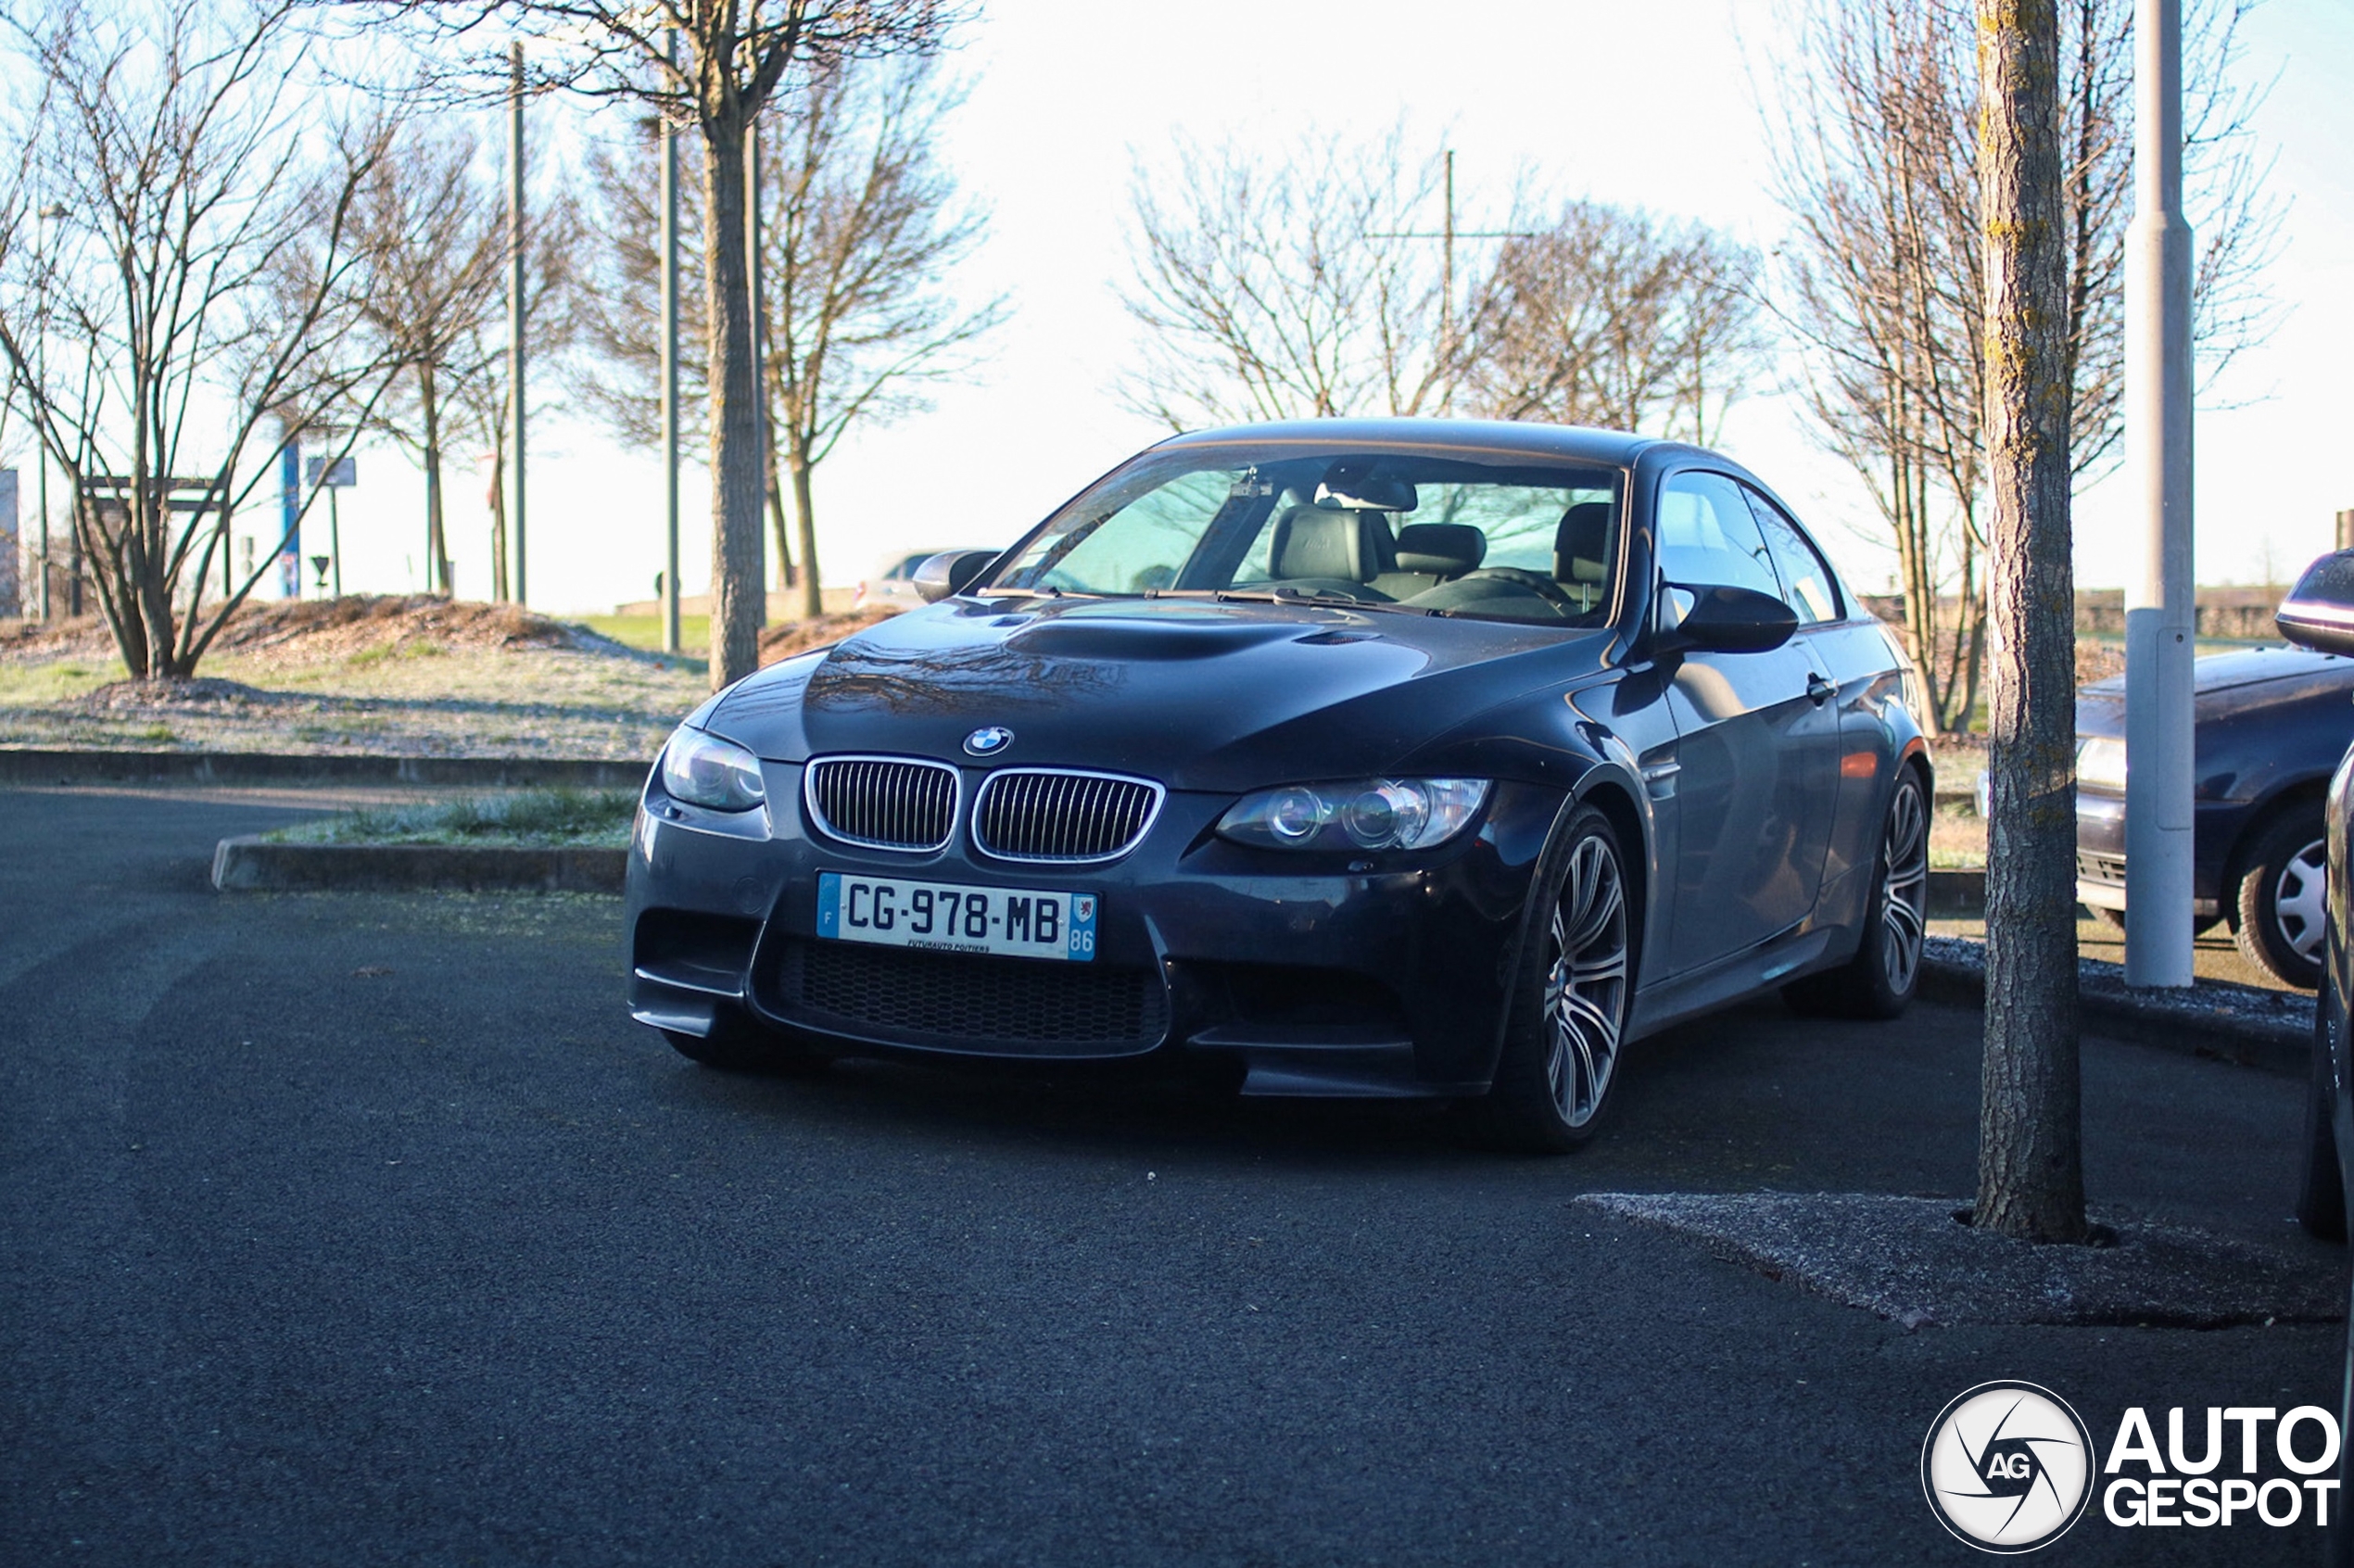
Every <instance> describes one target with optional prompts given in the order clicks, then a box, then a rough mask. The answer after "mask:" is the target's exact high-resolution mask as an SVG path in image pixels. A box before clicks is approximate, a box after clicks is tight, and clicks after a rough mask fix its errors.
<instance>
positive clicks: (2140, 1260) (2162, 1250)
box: [1579, 1193, 2347, 1329]
mask: <svg viewBox="0 0 2354 1568" xmlns="http://www.w3.org/2000/svg"><path fill="white" fill-rule="evenodd" d="M1579 1201H1581V1202H1584V1203H1588V1204H1591V1205H1593V1206H1594V1207H1595V1208H1600V1209H1602V1210H1604V1211H1605V1212H1608V1213H1611V1214H1615V1215H1618V1216H1620V1217H1622V1218H1625V1219H1628V1220H1639V1221H1641V1222H1642V1223H1645V1224H1649V1225H1656V1226H1659V1227H1660V1228H1662V1229H1663V1230H1667V1231H1671V1232H1674V1233H1677V1234H1678V1235H1682V1236H1685V1237H1687V1238H1689V1239H1690V1240H1692V1241H1694V1242H1697V1243H1699V1244H1700V1245H1701V1246H1702V1247H1703V1248H1704V1249H1705V1250H1707V1251H1708V1252H1709V1253H1711V1254H1713V1255H1714V1256H1715V1257H1717V1258H1722V1259H1724V1260H1725V1261H1727V1262H1729V1263H1739V1264H1741V1265H1743V1266H1744V1267H1747V1268H1751V1269H1754V1270H1756V1271H1758V1272H1759V1273H1762V1274H1764V1275H1765V1276H1766V1278H1768V1279H1773V1280H1787V1281H1789V1282H1791V1283H1793V1284H1796V1285H1797V1286H1798V1287H1799V1288H1801V1289H1803V1290H1806V1291H1810V1292H1812V1293H1814V1294H1815V1295H1817V1296H1828V1297H1829V1298H1830V1299H1831V1300H1833V1301H1838V1302H1841V1303H1843V1304H1845V1305H1847V1306H1850V1307H1861V1308H1863V1309H1866V1310H1867V1311H1870V1312H1876V1313H1878V1314H1879V1316H1881V1317H1883V1318H1888V1319H1891V1320H1892V1321H1897V1322H1900V1323H1903V1324H1904V1325H1905V1327H1906V1328H1908V1329H1912V1328H1921V1327H1925V1326H1929V1325H1931V1324H1958V1323H2051V1324H2080V1325H2081V1324H2124V1325H2133V1326H2144V1325H2155V1326H2165V1327H2172V1328H2221V1327H2225V1326H2227V1325H2230V1324H2235V1323H2271V1322H2330V1321H2336V1320H2338V1319H2340V1318H2342V1317H2344V1316H2345V1315H2346V1301H2347V1289H2346V1267H2347V1265H2346V1255H2345V1254H2344V1252H2342V1251H2340V1250H2339V1249H2337V1248H2335V1247H2331V1248H2322V1247H2320V1246H2318V1245H2317V1246H2315V1247H2314V1248H2313V1249H2311V1250H2310V1252H2306V1253H2303V1254H2302V1255H2300V1254H2298V1253H2295V1252H2291V1251H2289V1250H2287V1249H2285V1248H2282V1249H2274V1248H2268V1247H2262V1246H2255V1245H2252V1244H2249V1243H2246V1242H2239V1241H2234V1240H2229V1239H2226V1238H2224V1237H2221V1236H2216V1235H2211V1234H2209V1233H2206V1232H2204V1231H2197V1230H2193V1229H2189V1228H2187V1227H2184V1226H2179V1225H2167V1224H2160V1223H2157V1222H2154V1221H2150V1220H2140V1219H2135V1218H2133V1217H2130V1216H2125V1215H2119V1214H2099V1215H2095V1219H2096V1220H2099V1221H2100V1222H2101V1223H2103V1224H2104V1225H2106V1226H2107V1228H2108V1229H2109V1230H2111V1231H2113V1232H2114V1233H2115V1235H2116V1242H2115V1245H2113V1246H2038V1245H2036V1244H2034V1243H2031V1242H2020V1241H2012V1240H2010V1239H2008V1238H2006V1237H2003V1236H1997V1235H1993V1234H1990V1233H1987V1232H1983V1231H1975V1230H1972V1229H1971V1228H1970V1227H1968V1225H1964V1224H1960V1223H1957V1222H1956V1221H1955V1219H1954V1213H1955V1209H1957V1208H1964V1207H1966V1201H1967V1200H1962V1199H1955V1198H1922V1197H1892V1196H1883V1195H1877V1194H1869V1193H1672V1194H1638V1193H1591V1194H1588V1195H1585V1196H1584V1197H1582V1198H1581V1199H1580V1200H1579Z"/></svg>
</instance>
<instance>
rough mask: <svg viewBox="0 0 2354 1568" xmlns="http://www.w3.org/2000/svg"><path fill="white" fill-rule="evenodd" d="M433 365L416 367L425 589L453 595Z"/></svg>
mask: <svg viewBox="0 0 2354 1568" xmlns="http://www.w3.org/2000/svg"><path fill="white" fill-rule="evenodd" d="M437 390H438V389H437V387H436V386H435V385H434V378H433V365H432V363H431V362H430V361H428V362H426V363H424V364H421V365H419V366H418V367H417V400H418V402H419V403H420V404H421V405H422V412H423V413H424V425H425V559H426V562H427V563H428V566H427V574H428V576H429V577H431V578H432V579H433V580H431V581H429V582H428V583H427V584H426V585H425V586H426V588H428V589H429V590H430V589H432V588H439V589H440V591H441V592H443V593H449V592H451V591H452V590H451V588H450V587H449V577H450V572H449V533H448V532H447V528H446V525H445V522H444V519H443V515H442V506H441V403H440V399H439V398H438V397H437V395H436V394H437Z"/></svg>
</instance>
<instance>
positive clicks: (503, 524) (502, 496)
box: [489, 430, 508, 604]
mask: <svg viewBox="0 0 2354 1568" xmlns="http://www.w3.org/2000/svg"><path fill="white" fill-rule="evenodd" d="M489 499H490V598H491V601H492V602H494V603H498V604H504V603H506V602H507V598H508V593H507V433H506V432H505V431H503V430H502V431H500V432H499V434H498V436H497V437H496V438H495V439H494V440H493V441H492V442H491V445H490V498H489Z"/></svg>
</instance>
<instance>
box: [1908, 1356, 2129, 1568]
mask: <svg viewBox="0 0 2354 1568" xmlns="http://www.w3.org/2000/svg"><path fill="white" fill-rule="evenodd" d="M2092 1454H2093V1440H2092V1435H2091V1434H2090V1433H2088V1432H2086V1431H2085V1430H2084V1423H2082V1422H2081V1421H2079V1420H2077V1419H2076V1412H2075V1411H2074V1410H2069V1408H2068V1404H2067V1402H2066V1401H2065V1400H2063V1399H2061V1398H2060V1397H2059V1396H2058V1395H2057V1394H2054V1393H2053V1392H2052V1391H2051V1390H2050V1389H2048V1388H2038V1387H2037V1386H2036V1385H2033V1384H2031V1383H1981V1384H1980V1385H1978V1386H1977V1387H1975V1388H1973V1389H1970V1390H1969V1391H1968V1393H1966V1394H1963V1395H1962V1396H1961V1397H1958V1398H1956V1399H1955V1401H1954V1402H1953V1403H1952V1404H1950V1405H1947V1406H1946V1407H1945V1409H1944V1410H1942V1411H1940V1412H1939V1413H1938V1417H1937V1419H1936V1420H1935V1421H1933V1422H1931V1423H1930V1428H1929V1438H1928V1441H1926V1442H1924V1443H1923V1444H1922V1445H1921V1490H1922V1491H1923V1492H1925V1493H1927V1494H1928V1496H1929V1506H1930V1509H1931V1510H1932V1511H1935V1513H1936V1514H1937V1519H1938V1523H1939V1524H1943V1525H1944V1526H1945V1528H1947V1529H1948V1530H1951V1531H1952V1532H1953V1533H1954V1534H1955V1536H1958V1537H1959V1538H1960V1539H1962V1540H1963V1541H1966V1542H1968V1544H1969V1545H1971V1546H1974V1547H1976V1548H1978V1549H1980V1550H1981V1551H1993V1552H2005V1553H2009V1552H2021V1551H2033V1550H2034V1549H2036V1548H2038V1547H2043V1546H2049V1545H2050V1544H2051V1543H2052V1542H2054V1541H2056V1540H2057V1539H2059V1538H2060V1537H2061V1536H2064V1535H2066V1534H2068V1530H2069V1525H2071V1524H2075V1523H2076V1522H2077V1520H2079V1519H2081V1518H2082V1517H2083V1514H2084V1505H2085V1504H2086V1503H2088V1502H2090V1501H2091V1500H2092V1497H2093V1458H2092Z"/></svg>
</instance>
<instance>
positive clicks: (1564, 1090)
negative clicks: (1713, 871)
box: [1486, 806, 1635, 1154]
mask: <svg viewBox="0 0 2354 1568" xmlns="http://www.w3.org/2000/svg"><path fill="white" fill-rule="evenodd" d="M1549 899H1550V906H1549V907H1548V909H1547V911H1546V915H1545V920H1544V924H1543V925H1542V926H1541V927H1540V928H1539V929H1538V932H1537V933H1536V936H1537V940H1535V941H1533V942H1530V943H1529V944H1528V945H1529V951H1528V952H1527V953H1526V954H1525V955H1524V956H1523V958H1522V961H1521V974H1520V980H1519V984H1518V986H1517V988H1516V990H1515V993H1514V995H1513V999H1512V1019H1511V1023H1510V1025H1509V1027H1508V1028H1507V1029H1506V1031H1505V1035H1504V1050H1503V1055H1502V1056H1501V1058H1500V1060H1499V1061H1498V1062H1497V1064H1496V1081H1495V1084H1494V1086H1493V1087H1492V1088H1491V1089H1489V1091H1488V1094H1487V1106H1486V1109H1487V1120H1488V1124H1489V1129H1490V1131H1491V1132H1493V1133H1494V1134H1495V1136H1496V1139H1497V1141H1498V1142H1499V1143H1500V1144H1504V1145H1505V1146H1507V1147H1511V1148H1515V1149H1520V1150H1524V1151H1526V1152H1528V1153H1532V1154H1560V1153H1563V1152H1565V1151H1567V1150H1569V1149H1571V1148H1574V1147H1576V1145H1577V1144H1582V1143H1584V1142H1585V1141H1586V1140H1587V1139H1588V1138H1590V1137H1592V1136H1593V1133H1594V1129H1595V1127H1596V1126H1597V1125H1598V1124H1599V1123H1600V1121H1601V1115H1602V1111H1603V1109H1604V1107H1605V1106H1607V1105H1608V1104H1609V1101H1610V1091H1611V1087H1612V1085H1613V1084H1614V1082H1615V1081H1617V1077H1618V1062H1619V1056H1620V1052H1621V1049H1622V1047H1623V1045H1624V1043H1625V1037H1626V1013H1627V1005H1628V1003H1629V1001H1630V1000H1631V999H1632V997H1633V995H1634V982H1635V974H1634V955H1633V949H1632V947H1631V945H1630V943H1629V940H1628V932H1629V931H1630V930H1631V929H1632V925H1631V921H1632V919H1633V915H1632V913H1631V912H1630V911H1629V909H1628V908H1627V903H1626V863H1625V862H1624V860H1622V859H1621V858H1620V855H1619V849H1618V836H1617V834H1615V833H1614V832H1613V831H1612V830H1611V826H1610V820H1609V818H1607V817H1605V816H1602V814H1601V812H1599V811H1596V810H1594V809H1593V808H1592V807H1590V806H1588V807H1585V808H1582V809H1581V810H1580V811H1579V812H1578V814H1577V816H1576V817H1574V818H1573V819H1572V820H1571V822H1570V825H1569V833H1568V849H1567V851H1566V853H1565V854H1563V857H1562V862H1561V870H1560V871H1559V873H1558V874H1557V875H1556V877H1555V878H1554V879H1553V881H1552V883H1551V885H1550V889H1549Z"/></svg>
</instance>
